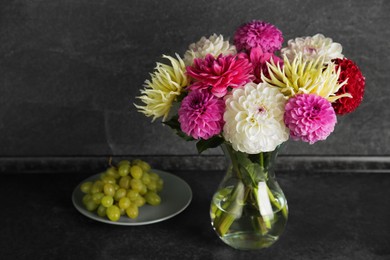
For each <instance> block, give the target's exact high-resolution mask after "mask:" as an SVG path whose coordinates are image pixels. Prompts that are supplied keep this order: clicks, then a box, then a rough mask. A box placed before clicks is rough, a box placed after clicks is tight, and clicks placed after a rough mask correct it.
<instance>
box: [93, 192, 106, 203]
mask: <svg viewBox="0 0 390 260" xmlns="http://www.w3.org/2000/svg"><path fill="white" fill-rule="evenodd" d="M103 197H104V193H103V192H97V193H94V194H92V200H93V202H95V203H96V204H98V205H99V204H100V202H101V201H102V198H103Z"/></svg>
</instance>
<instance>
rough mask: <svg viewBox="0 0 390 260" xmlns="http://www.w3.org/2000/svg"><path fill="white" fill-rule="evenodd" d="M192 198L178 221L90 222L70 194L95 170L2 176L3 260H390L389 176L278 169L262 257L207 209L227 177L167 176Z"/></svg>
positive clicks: (190, 173)
mask: <svg viewBox="0 0 390 260" xmlns="http://www.w3.org/2000/svg"><path fill="white" fill-rule="evenodd" d="M173 173H174V174H176V175H177V176H179V177H181V178H182V179H184V180H185V181H186V182H188V184H189V185H190V186H191V188H192V191H193V199H192V202H191V204H190V205H189V206H188V208H187V209H186V210H185V211H183V212H182V213H180V214H179V215H177V216H175V217H173V218H171V219H169V220H166V221H163V222H159V223H155V224H150V225H145V226H117V225H110V224H105V223H101V222H97V221H94V220H91V219H89V218H87V217H85V216H84V215H82V214H80V213H79V212H78V211H77V210H76V209H75V208H74V206H73V204H72V200H71V195H72V191H73V189H74V188H75V187H76V185H78V184H79V183H80V182H81V181H83V180H84V179H85V178H86V177H88V176H90V175H93V174H94V173H80V174H75V173H62V174H61V173H56V174H37V173H34V174H33V173H29V174H6V173H3V174H1V175H0V176H1V182H0V197H1V203H0V205H1V210H0V219H1V220H2V225H1V232H0V259H364V260H366V259H390V174H389V173H308V172H279V173H277V177H278V182H279V184H280V185H281V187H282V189H283V190H284V193H285V195H286V197H287V200H288V204H289V210H290V214H289V220H288V224H287V228H286V230H285V232H284V234H283V235H282V236H281V238H280V240H279V241H278V242H276V244H274V245H273V246H272V247H271V248H268V249H263V250H260V251H239V250H235V249H232V248H230V247H228V246H227V245H225V244H224V243H223V242H222V241H221V240H220V239H219V238H218V237H217V236H216V234H215V233H214V231H213V229H212V228H211V225H210V219H209V204H210V200H211V196H212V194H213V193H214V191H215V189H216V187H217V185H218V183H219V181H220V180H221V178H222V176H223V174H224V173H223V172H193V171H177V172H173Z"/></svg>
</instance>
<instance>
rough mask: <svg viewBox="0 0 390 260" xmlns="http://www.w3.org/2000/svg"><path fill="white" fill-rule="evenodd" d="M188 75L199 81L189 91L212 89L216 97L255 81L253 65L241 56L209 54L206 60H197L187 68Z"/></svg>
mask: <svg viewBox="0 0 390 260" xmlns="http://www.w3.org/2000/svg"><path fill="white" fill-rule="evenodd" d="M187 74H188V75H189V76H190V77H192V78H194V79H195V80H197V81H196V82H195V83H194V84H192V85H191V86H190V87H189V89H190V90H195V89H210V91H211V93H213V94H214V95H215V96H216V97H223V96H225V95H226V94H227V92H228V88H238V87H240V86H242V85H244V84H246V83H248V82H250V81H251V80H252V79H253V69H252V65H251V64H250V62H249V61H248V59H244V58H242V57H241V56H239V55H228V56H222V55H219V56H218V57H217V58H214V56H212V55H210V54H208V55H206V57H205V58H204V59H195V60H194V63H193V65H192V66H188V67H187Z"/></svg>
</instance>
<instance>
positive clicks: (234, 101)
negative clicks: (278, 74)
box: [223, 82, 289, 154]
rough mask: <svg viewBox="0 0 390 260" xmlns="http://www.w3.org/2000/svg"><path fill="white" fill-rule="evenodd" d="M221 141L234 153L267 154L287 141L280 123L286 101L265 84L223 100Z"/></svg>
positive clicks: (276, 91) (247, 88) (278, 91)
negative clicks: (227, 143)
mask: <svg viewBox="0 0 390 260" xmlns="http://www.w3.org/2000/svg"><path fill="white" fill-rule="evenodd" d="M225 104H226V110H225V114H224V120H225V125H224V128H223V136H224V138H225V139H226V140H227V141H229V142H230V143H231V144H232V147H233V149H234V150H236V151H240V152H244V153H249V154H257V153H260V152H270V151H273V150H275V148H276V147H277V146H278V145H279V144H281V143H283V142H285V141H287V140H288V138H289V130H288V128H287V127H286V126H285V124H284V121H283V115H284V106H285V104H286V97H285V96H284V95H283V94H282V93H281V92H280V90H279V88H276V87H273V86H270V85H269V84H267V83H260V84H258V85H256V84H255V83H252V82H251V83H248V84H246V85H245V86H244V87H243V88H237V89H233V91H232V92H231V94H229V95H228V96H226V97H225Z"/></svg>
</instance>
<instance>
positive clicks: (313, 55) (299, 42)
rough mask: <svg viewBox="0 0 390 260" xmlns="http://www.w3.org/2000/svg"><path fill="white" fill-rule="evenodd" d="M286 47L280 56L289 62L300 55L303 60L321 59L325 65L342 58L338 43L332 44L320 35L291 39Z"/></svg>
mask: <svg viewBox="0 0 390 260" xmlns="http://www.w3.org/2000/svg"><path fill="white" fill-rule="evenodd" d="M287 44H288V46H287V47H286V48H283V49H282V50H281V53H282V55H286V56H287V58H288V59H289V61H290V62H292V61H293V60H294V58H295V57H296V55H297V54H299V53H301V54H302V57H303V59H304V60H317V59H318V58H319V57H322V59H323V60H324V62H325V63H329V62H330V61H331V60H332V59H336V58H343V57H344V56H343V54H342V53H341V52H342V51H343V47H342V46H341V44H340V43H337V42H333V40H332V39H331V38H327V37H325V36H324V35H322V34H316V35H314V36H313V37H310V36H308V37H302V38H295V39H294V40H293V39H291V40H289V41H288V43H287Z"/></svg>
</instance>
